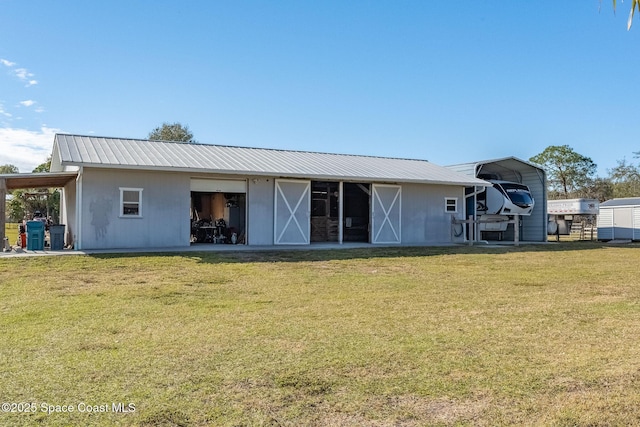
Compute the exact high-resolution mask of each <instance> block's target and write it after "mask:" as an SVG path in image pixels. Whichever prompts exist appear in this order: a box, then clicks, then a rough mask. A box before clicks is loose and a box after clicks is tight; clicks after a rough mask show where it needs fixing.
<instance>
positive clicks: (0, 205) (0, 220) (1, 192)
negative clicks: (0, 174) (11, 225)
mask: <svg viewBox="0 0 640 427" xmlns="http://www.w3.org/2000/svg"><path fill="white" fill-rule="evenodd" d="M6 219H7V180H6V179H5V178H0V244H1V245H2V249H1V250H2V251H4V238H5V237H6V236H5V235H4V228H5V222H6Z"/></svg>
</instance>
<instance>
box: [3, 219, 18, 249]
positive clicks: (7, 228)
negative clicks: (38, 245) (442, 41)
mask: <svg viewBox="0 0 640 427" xmlns="http://www.w3.org/2000/svg"><path fill="white" fill-rule="evenodd" d="M4 237H8V238H9V244H10V245H15V244H16V242H17V240H18V224H14V223H5V225H4Z"/></svg>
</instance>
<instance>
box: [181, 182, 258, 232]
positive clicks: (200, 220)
mask: <svg viewBox="0 0 640 427" xmlns="http://www.w3.org/2000/svg"><path fill="white" fill-rule="evenodd" d="M246 206H247V195H246V182H245V181H231V180H229V181H225V180H206V179H192V180H191V215H190V220H191V237H190V241H191V243H227V244H236V243H246V241H247V237H246V211H247V210H246Z"/></svg>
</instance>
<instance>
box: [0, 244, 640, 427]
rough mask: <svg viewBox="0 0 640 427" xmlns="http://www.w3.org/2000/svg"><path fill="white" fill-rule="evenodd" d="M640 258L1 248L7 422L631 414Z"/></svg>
mask: <svg viewBox="0 0 640 427" xmlns="http://www.w3.org/2000/svg"><path fill="white" fill-rule="evenodd" d="M639 260H640V246H637V245H627V246H606V245H603V244H598V243H591V242H575V243H562V244H553V245H544V246H543V245H539V246H521V247H518V248H513V247H510V248H501V249H490V248H480V247H471V248H470V247H458V248H404V249H383V248H377V249H367V250H364V249H363V250H343V251H288V252H279V253H275V252H274V253H257V252H255V253H249V252H247V253H245V252H242V253H236V254H232V253H183V254H152V255H108V256H107V255H104V256H80V255H78V256H60V257H33V258H12V259H8V258H5V259H0V337H1V338H0V343H1V345H0V360H1V361H2V363H0V395H1V399H0V400H1V401H2V402H15V403H16V405H14V407H13V409H15V410H18V409H21V410H23V411H24V410H25V408H26V409H28V410H30V411H32V412H31V413H11V412H9V413H7V412H2V413H0V425H25V426H26V425H38V424H40V425H54V426H55V425H59V426H66V425H126V426H129V425H134V426H136V425H137V426H191V425H195V426H205V425H214V426H241V425H247V426H248V425H251V426H253V425H277V426H423V425H436V426H438V425H440V426H448V425H474V426H476V425H481V426H482V425H484V426H495V425H544V426H547V425H556V426H578V425H584V426H587V425H589V426H598V425H633V424H636V423H637V422H638V420H639V419H640V357H639V355H640V340H639V339H638V331H640V275H639V274H638V261H639ZM22 403H29V404H31V403H33V404H34V405H33V406H25V405H22V406H20V405H18V404H22ZM119 403H123V404H124V407H128V406H127V405H129V404H130V403H131V404H133V405H134V408H133V407H131V408H130V409H135V411H133V412H131V411H130V412H127V413H123V412H114V407H113V406H112V405H113V404H116V406H117V405H118V404H119ZM56 405H58V407H57V408H56ZM63 405H68V406H67V407H66V408H65V407H64V406H63ZM50 406H53V410H54V411H62V410H63V409H67V410H68V409H69V408H71V409H72V410H73V411H74V412H71V413H68V412H53V413H51V414H47V413H46V412H43V409H50ZM87 408H90V409H92V411H91V412H88V410H87ZM10 409H12V408H10ZM121 409H122V407H121Z"/></svg>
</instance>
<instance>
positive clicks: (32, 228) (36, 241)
mask: <svg viewBox="0 0 640 427" xmlns="http://www.w3.org/2000/svg"><path fill="white" fill-rule="evenodd" d="M27 250H29V251H42V250H44V223H43V222H42V221H27Z"/></svg>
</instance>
